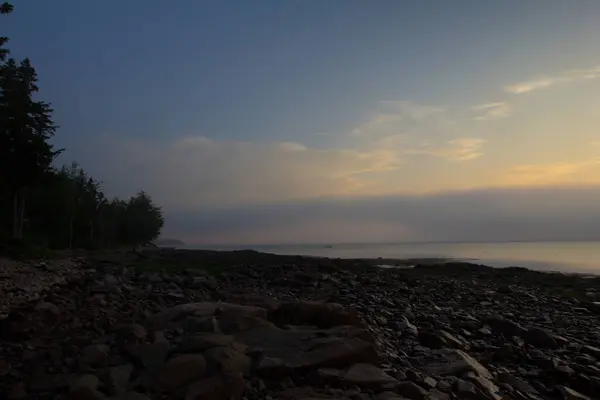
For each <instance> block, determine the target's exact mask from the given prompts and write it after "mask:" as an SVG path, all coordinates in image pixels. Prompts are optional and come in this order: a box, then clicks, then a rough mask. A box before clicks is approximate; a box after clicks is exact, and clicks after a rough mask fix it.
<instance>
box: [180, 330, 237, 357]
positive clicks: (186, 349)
mask: <svg viewBox="0 0 600 400" xmlns="http://www.w3.org/2000/svg"><path fill="white" fill-rule="evenodd" d="M234 340H235V339H234V337H233V336H230V335H223V334H221V333H203V334H199V335H194V336H186V337H184V338H183V341H182V343H181V345H180V346H179V348H178V351H180V352H182V353H192V352H201V351H204V350H206V349H209V348H211V347H217V346H228V345H230V344H231V343H233V341H234Z"/></svg>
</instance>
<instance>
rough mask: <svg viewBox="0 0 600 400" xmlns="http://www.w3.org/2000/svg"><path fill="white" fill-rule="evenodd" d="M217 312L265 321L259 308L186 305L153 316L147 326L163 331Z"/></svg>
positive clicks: (232, 305)
mask: <svg viewBox="0 0 600 400" xmlns="http://www.w3.org/2000/svg"><path fill="white" fill-rule="evenodd" d="M217 310H221V311H224V312H234V311H235V312H237V313H238V315H249V316H254V317H258V318H263V319H266V317H267V312H266V310H265V309H263V308H259V307H253V306H242V305H239V304H231V303H221V302H216V303H213V302H204V303H188V304H180V305H178V306H175V307H171V308H169V309H167V310H165V311H162V312H160V313H158V314H156V315H154V316H153V317H152V318H151V319H150V321H149V325H150V326H152V328H153V329H154V330H165V329H168V328H170V327H173V325H177V323H178V321H181V320H182V319H183V318H185V317H186V316H191V315H194V316H197V317H211V316H214V315H215V313H216V312H217Z"/></svg>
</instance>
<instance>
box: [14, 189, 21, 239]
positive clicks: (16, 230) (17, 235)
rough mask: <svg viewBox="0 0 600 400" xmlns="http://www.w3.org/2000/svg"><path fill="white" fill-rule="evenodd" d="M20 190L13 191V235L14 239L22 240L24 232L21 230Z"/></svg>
mask: <svg viewBox="0 0 600 400" xmlns="http://www.w3.org/2000/svg"><path fill="white" fill-rule="evenodd" d="M20 215H21V214H20V213H19V192H15V193H13V212H12V237H13V239H17V240H21V239H22V238H23V232H22V231H20V230H19V227H20V226H21V224H20V223H19V216H20Z"/></svg>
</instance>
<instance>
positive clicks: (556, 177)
mask: <svg viewBox="0 0 600 400" xmlns="http://www.w3.org/2000/svg"><path fill="white" fill-rule="evenodd" d="M599 165H600V158H594V159H590V160H584V161H578V162H566V161H565V162H555V163H549V164H525V165H516V166H513V167H511V168H510V169H509V170H508V171H507V172H506V173H504V176H503V177H501V179H500V183H501V184H504V185H527V186H535V185H548V184H556V183H560V182H561V181H565V180H566V179H567V178H569V177H571V176H573V175H575V174H578V175H583V176H582V177H581V178H582V179H583V180H585V175H584V174H582V173H583V172H585V171H586V170H588V171H590V170H591V169H593V170H596V169H597V167H598V166H599ZM596 181H597V180H596Z"/></svg>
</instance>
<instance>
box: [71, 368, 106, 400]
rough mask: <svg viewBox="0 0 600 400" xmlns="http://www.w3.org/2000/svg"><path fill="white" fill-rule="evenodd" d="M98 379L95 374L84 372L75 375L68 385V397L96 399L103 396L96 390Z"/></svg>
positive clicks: (73, 398)
mask: <svg viewBox="0 0 600 400" xmlns="http://www.w3.org/2000/svg"><path fill="white" fill-rule="evenodd" d="M98 384H99V380H98V378H97V377H96V376H95V375H91V374H86V375H81V376H79V377H77V378H76V379H75V380H74V381H73V382H72V383H71V385H70V386H69V399H71V400H96V399H102V398H104V397H105V396H104V394H103V393H101V392H99V391H98Z"/></svg>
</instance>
